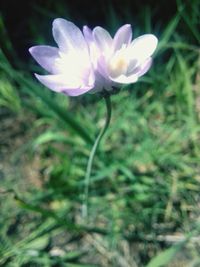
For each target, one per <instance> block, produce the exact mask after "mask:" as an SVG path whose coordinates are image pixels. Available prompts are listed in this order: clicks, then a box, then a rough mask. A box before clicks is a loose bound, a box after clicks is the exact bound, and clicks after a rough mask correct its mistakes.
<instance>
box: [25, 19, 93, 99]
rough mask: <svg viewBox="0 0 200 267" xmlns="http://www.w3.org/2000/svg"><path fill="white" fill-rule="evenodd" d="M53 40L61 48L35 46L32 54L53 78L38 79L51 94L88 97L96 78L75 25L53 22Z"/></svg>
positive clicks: (65, 21)
mask: <svg viewBox="0 0 200 267" xmlns="http://www.w3.org/2000/svg"><path fill="white" fill-rule="evenodd" d="M52 32H53V37H54V40H55V41H56V43H57V44H58V48H57V47H52V46H46V45H39V46H33V47H31V48H30V49H29V52H30V53H31V55H32V56H33V58H34V59H35V60H36V61H37V62H38V63H39V64H40V65H41V66H42V67H43V68H44V69H45V70H46V71H48V72H49V73H50V74H49V75H38V74H35V76H36V78H37V79H38V80H39V81H40V82H41V83H42V84H44V85H45V86H47V87H48V88H50V89H51V90H53V91H55V92H59V93H64V94H67V95H70V96H78V95H81V94H84V93H86V92H87V91H89V90H91V89H92V88H93V87H94V83H95V76H94V71H93V67H92V64H91V60H90V55H89V51H88V45H87V43H86V40H85V38H84V36H83V34H82V32H81V31H80V29H79V28H78V27H77V26H75V25H74V24H73V23H72V22H69V21H67V20H64V19H61V18H58V19H55V20H54V21H53V29H52Z"/></svg>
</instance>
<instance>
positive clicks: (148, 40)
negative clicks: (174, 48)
mask: <svg viewBox="0 0 200 267" xmlns="http://www.w3.org/2000/svg"><path fill="white" fill-rule="evenodd" d="M83 32H84V36H85V38H86V40H87V42H88V44H89V47H90V55H91V60H92V62H93V66H94V69H95V76H96V83H95V90H96V91H101V90H102V89H103V88H104V89H106V90H108V91H111V90H112V86H116V87H118V86H121V85H122V84H129V83H134V82H136V81H137V80H138V78H139V77H140V76H142V75H144V74H145V73H146V72H147V71H148V70H149V68H150V67H151V64H152V58H151V56H152V54H153V52H154V51H155V49H156V46H157V43H158V40H157V38H156V37H155V36H154V35H152V34H145V35H142V36H140V37H138V38H136V39H134V40H133V41H131V40H132V30H131V26H130V25H129V24H126V25H124V26H122V27H121V28H119V30H118V31H117V32H116V34H115V36H114V38H112V37H111V36H110V34H109V33H108V32H107V31H106V30H105V29H103V28H101V27H96V28H94V30H93V31H91V30H90V29H89V28H88V27H87V26H84V28H83Z"/></svg>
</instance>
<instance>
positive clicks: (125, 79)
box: [110, 74, 138, 84]
mask: <svg viewBox="0 0 200 267" xmlns="http://www.w3.org/2000/svg"><path fill="white" fill-rule="evenodd" d="M110 79H111V80H112V81H113V82H116V83H120V84H129V83H135V82H137V80H138V75H136V74H132V75H130V76H126V75H120V76H118V77H116V78H113V77H110Z"/></svg>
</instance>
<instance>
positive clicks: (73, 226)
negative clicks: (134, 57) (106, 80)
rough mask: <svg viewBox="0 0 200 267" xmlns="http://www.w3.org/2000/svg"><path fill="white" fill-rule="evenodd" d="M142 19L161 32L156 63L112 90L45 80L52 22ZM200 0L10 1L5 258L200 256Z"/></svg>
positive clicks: (1, 134)
mask: <svg viewBox="0 0 200 267" xmlns="http://www.w3.org/2000/svg"><path fill="white" fill-rule="evenodd" d="M57 17H62V18H65V19H68V20H71V21H72V22H74V23H75V24H76V25H78V26H79V27H80V28H82V26H83V25H88V26H89V27H91V28H93V27H95V26H97V25H98V26H102V27H105V28H106V29H107V30H108V31H109V32H110V33H111V34H112V35H113V34H114V33H115V32H116V30H117V29H118V28H119V27H120V26H121V25H123V24H125V23H130V24H131V25H132V28H133V35H134V37H137V36H139V35H142V34H144V33H152V34H155V35H156V36H157V37H158V39H159V45H158V49H157V51H156V53H155V56H154V63H153V66H152V68H151V70H150V71H149V72H148V73H147V74H146V75H145V76H144V77H142V78H140V80H139V82H137V83H136V84H132V85H128V86H126V87H123V88H122V90H121V91H120V93H119V94H116V95H113V96H112V106H113V116H112V120H111V125H110V127H109V129H108V131H107V133H106V136H105V137H104V139H103V140H102V143H101V145H100V147H99V150H98V153H97V155H96V157H95V161H94V166H93V170H92V177H91V181H90V192H89V218H88V221H87V222H86V221H84V220H83V219H82V216H81V207H82V202H83V197H84V175H85V170H86V165H87V160H88V156H89V153H90V149H91V147H92V144H93V142H94V139H95V136H96V135H97V134H98V132H99V130H100V128H101V127H102V125H103V123H104V118H105V112H106V110H105V106H104V102H103V101H102V99H101V97H100V96H99V95H97V94H96V95H90V94H86V95H84V96H82V97H77V98H70V97H63V95H60V94H55V93H53V92H51V91H50V90H48V89H47V88H45V87H43V86H42V85H41V84H39V83H38V82H37V81H36V79H35V78H34V76H33V72H38V73H42V69H41V68H40V67H39V66H38V65H37V64H36V63H35V62H34V60H33V59H32V58H31V56H30V55H29V53H28V48H29V47H31V46H33V45H39V44H48V45H53V46H55V43H54V40H53V37H52V32H51V30H52V21H53V19H54V18H57ZM199 23H200V2H199V1H198V0H191V1H183V0H177V1H168V2H167V1H163V0H162V1H153V0H150V1H130V0H123V1H120V0H116V1H114V0H113V1H108V0H98V1H89V0H86V1H78V0H73V1H67V0H65V1H64V0H60V1H53V0H48V1H47V0H43V1H42V0H35V1H25V0H24V1H23V0H21V1H14V0H13V1H11V0H1V1H0V215H1V216H0V266H9V267H19V266H20V267H21V266H23V267H26V266H27V267H29V266H31V267H35V266H38V267H40V266H41V267H43V266H45V267H48V266H55V267H56V266H59V267H60V266H67V267H81V266H85V267H86V266H87V267H89V266H90V267H92V266H99V267H100V266H102V267H104V266H105V267H107V266H113V267H142V266H146V267H159V266H169V267H172V266H174V267H178V266H179V267H186V266H188V267H198V266H200V257H199V256H200V255H199V251H200V221H199V218H200V211H199V209H200V197H199V191H200V163H199V162H200V161H199V160H200V127H199V122H200V49H199V43H200V32H199V29H200V27H199V26H200V25H199Z"/></svg>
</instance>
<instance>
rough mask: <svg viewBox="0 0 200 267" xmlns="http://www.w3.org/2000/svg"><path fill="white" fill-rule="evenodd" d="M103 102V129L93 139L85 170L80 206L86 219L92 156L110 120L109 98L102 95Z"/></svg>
mask: <svg viewBox="0 0 200 267" xmlns="http://www.w3.org/2000/svg"><path fill="white" fill-rule="evenodd" d="M104 100H105V104H106V110H107V114H106V121H105V124H104V127H103V128H102V129H101V131H100V133H99V134H98V136H97V138H96V139H95V142H94V145H93V147H92V150H91V151H90V156H89V159H88V163H87V169H86V173H85V189H84V190H85V191H84V201H83V206H82V216H83V218H87V216H88V195H89V185H90V177H91V172H92V165H93V161H94V156H95V154H96V151H97V148H98V146H99V143H100V141H101V139H102V137H103V136H104V134H105V132H106V130H107V129H108V126H109V124H110V119H111V113H112V112H111V111H112V107H111V101H110V96H109V95H104Z"/></svg>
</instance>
